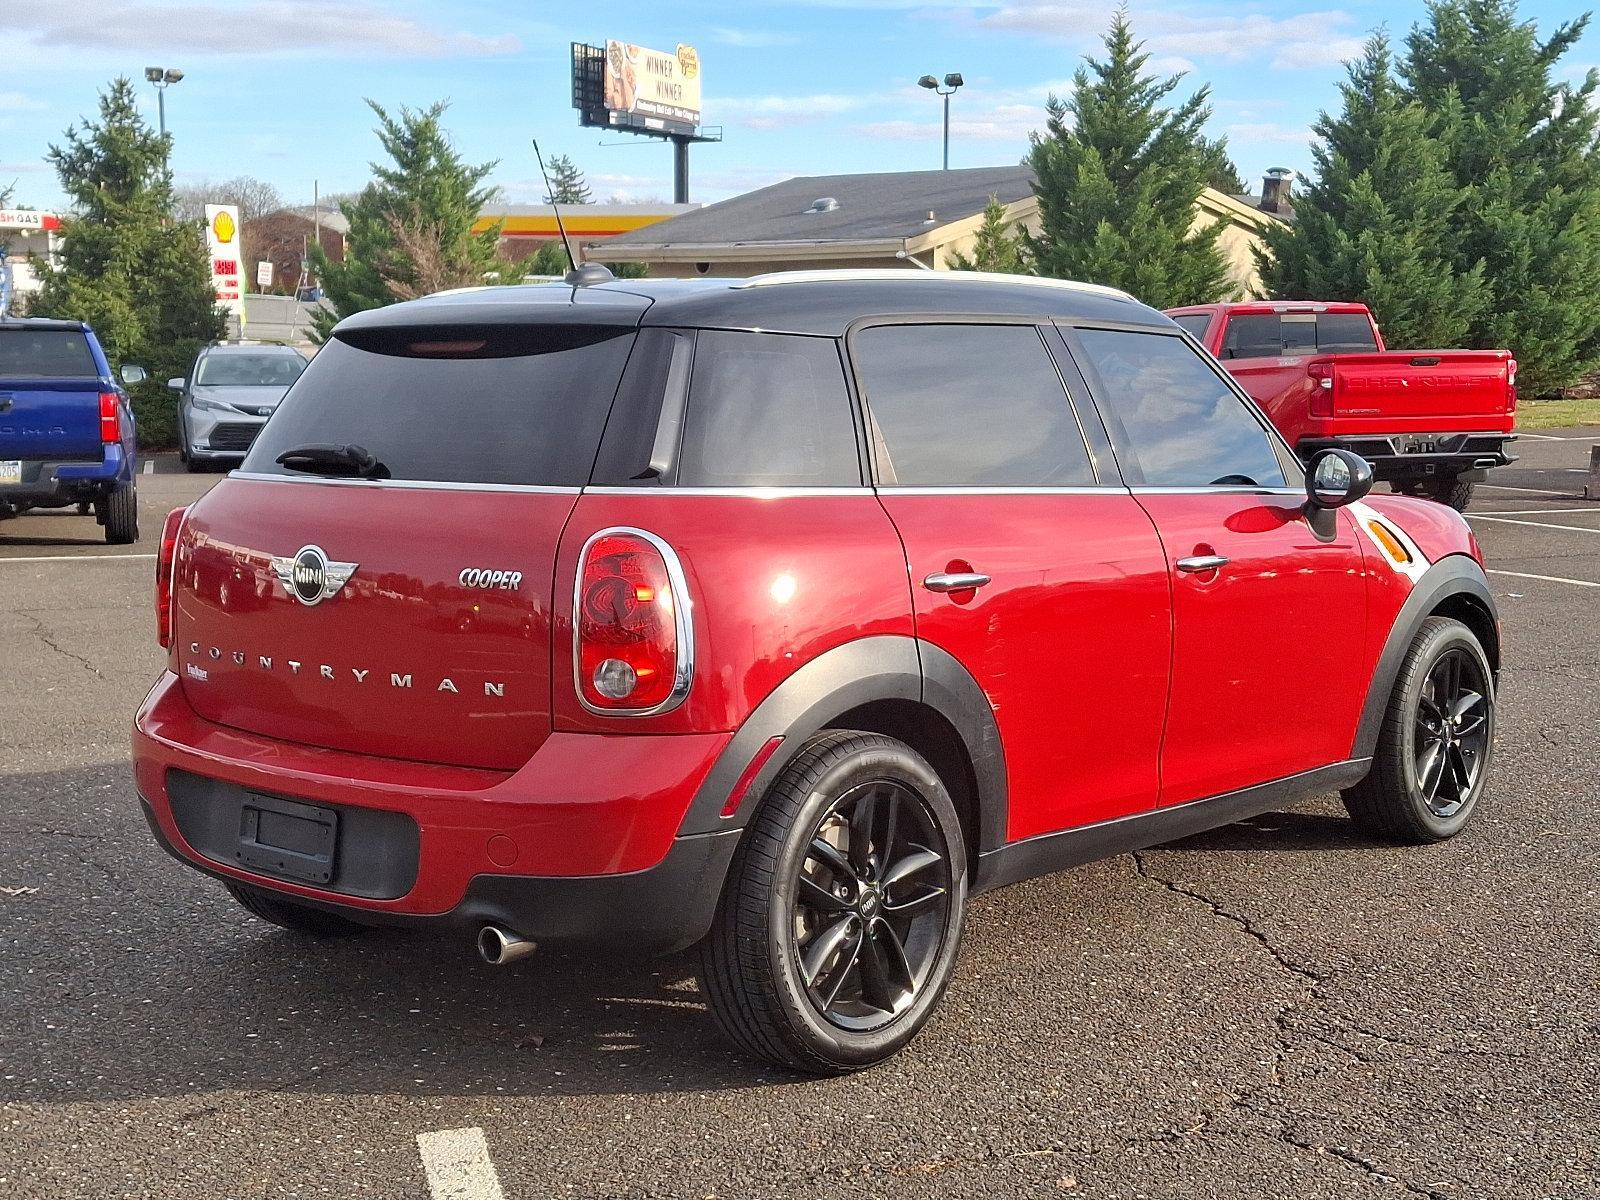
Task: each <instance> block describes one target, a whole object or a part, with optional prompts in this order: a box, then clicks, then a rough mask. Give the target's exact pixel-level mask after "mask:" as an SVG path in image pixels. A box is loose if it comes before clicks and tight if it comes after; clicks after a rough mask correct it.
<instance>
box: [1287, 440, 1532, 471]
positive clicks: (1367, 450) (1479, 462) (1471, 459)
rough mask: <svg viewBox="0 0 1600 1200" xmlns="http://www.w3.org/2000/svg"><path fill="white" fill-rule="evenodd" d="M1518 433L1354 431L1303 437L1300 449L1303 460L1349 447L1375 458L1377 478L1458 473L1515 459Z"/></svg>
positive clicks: (1485, 467) (1494, 465)
mask: <svg viewBox="0 0 1600 1200" xmlns="http://www.w3.org/2000/svg"><path fill="white" fill-rule="evenodd" d="M1516 437H1517V435H1516V434H1514V433H1436V434H1435V433H1404V434H1350V435H1345V436H1341V437H1311V438H1301V439H1300V441H1299V443H1298V444H1297V445H1296V446H1295V452H1296V453H1297V454H1299V456H1300V458H1301V459H1302V460H1303V461H1309V460H1310V458H1311V457H1312V456H1313V455H1315V454H1316V453H1317V452H1318V451H1320V450H1349V451H1352V452H1354V453H1356V454H1359V455H1360V456H1361V457H1362V458H1364V459H1366V460H1367V461H1368V462H1369V463H1371V464H1372V473H1373V476H1374V477H1375V478H1378V479H1425V478H1428V477H1430V476H1431V477H1439V478H1443V477H1459V476H1461V475H1463V474H1466V473H1467V472H1470V471H1485V470H1488V469H1489V468H1490V467H1503V466H1505V465H1506V464H1507V463H1512V462H1515V461H1516V459H1517V456H1516V455H1515V454H1512V453H1510V450H1509V445H1510V443H1511V442H1514V441H1515V440H1516Z"/></svg>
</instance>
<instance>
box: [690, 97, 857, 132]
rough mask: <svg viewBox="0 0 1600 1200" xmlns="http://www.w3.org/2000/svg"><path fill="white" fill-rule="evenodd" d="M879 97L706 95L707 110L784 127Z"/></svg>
mask: <svg viewBox="0 0 1600 1200" xmlns="http://www.w3.org/2000/svg"><path fill="white" fill-rule="evenodd" d="M880 99H882V97H878V96H867V95H860V96H851V95H846V94H844V93H840V92H819V93H815V94H813V95H770V96H718V97H716V98H715V99H714V100H712V99H709V98H708V99H707V100H706V101H705V102H704V107H705V110H706V111H707V112H712V111H715V112H716V113H717V114H718V116H720V117H721V118H722V119H723V120H724V121H726V122H728V123H729V124H733V125H743V126H745V127H746V128H748V129H788V128H791V127H792V126H795V125H803V124H805V123H807V122H809V121H817V120H821V119H823V118H825V117H836V116H839V115H840V114H841V113H847V112H853V111H855V110H856V109H858V108H862V107H865V106H866V105H868V104H872V103H874V102H876V101H878V100H880Z"/></svg>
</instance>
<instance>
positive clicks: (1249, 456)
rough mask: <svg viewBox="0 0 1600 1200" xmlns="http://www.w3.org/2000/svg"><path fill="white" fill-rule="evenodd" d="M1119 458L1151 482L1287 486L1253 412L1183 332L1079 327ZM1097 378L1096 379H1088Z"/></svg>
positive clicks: (1218, 485)
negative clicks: (1170, 333)
mask: <svg viewBox="0 0 1600 1200" xmlns="http://www.w3.org/2000/svg"><path fill="white" fill-rule="evenodd" d="M1078 339H1079V341H1080V342H1081V344H1082V345H1083V348H1084V350H1085V351H1086V353H1087V355H1088V360H1089V361H1088V366H1089V368H1090V370H1091V371H1092V372H1093V374H1094V375H1095V376H1097V377H1098V379H1099V384H1098V386H1097V387H1096V389H1095V394H1096V399H1097V400H1098V401H1099V402H1100V404H1101V405H1102V406H1103V408H1104V409H1105V415H1106V421H1107V424H1109V425H1111V426H1112V427H1113V429H1115V428H1116V427H1117V426H1119V425H1120V426H1121V436H1120V437H1119V438H1118V439H1117V440H1118V441H1119V442H1120V444H1119V446H1118V447H1117V449H1118V456H1119V461H1121V462H1122V465H1123V469H1124V472H1125V473H1126V472H1127V470H1128V467H1129V466H1130V464H1129V463H1128V461H1127V460H1128V458H1129V457H1131V458H1132V459H1133V460H1134V462H1133V464H1131V465H1134V466H1136V467H1137V469H1138V471H1139V473H1140V474H1141V475H1142V476H1143V481H1144V482H1145V483H1146V484H1148V485H1151V486H1154V487H1213V486H1216V487H1226V486H1254V487H1284V486H1286V481H1285V479H1284V474H1283V467H1282V466H1281V465H1280V464H1279V462H1278V457H1277V455H1276V453H1274V451H1273V447H1272V441H1271V439H1270V438H1269V437H1268V436H1267V432H1266V430H1265V429H1263V428H1262V427H1261V423H1260V422H1259V421H1258V420H1257V419H1256V417H1255V414H1254V413H1252V412H1251V411H1250V409H1249V408H1248V407H1246V405H1245V403H1244V402H1243V401H1242V400H1240V399H1239V397H1238V396H1236V395H1234V393H1233V392H1232V390H1231V389H1229V387H1228V386H1227V384H1225V383H1224V382H1223V381H1222V379H1221V378H1219V377H1218V375H1217V373H1216V372H1215V371H1213V370H1212V369H1211V368H1210V367H1209V366H1208V365H1207V364H1206V361H1205V360H1204V359H1202V358H1201V357H1200V356H1199V355H1198V354H1196V353H1195V352H1194V351H1193V350H1192V349H1190V347H1189V345H1188V344H1187V343H1186V342H1184V341H1183V339H1182V338H1177V337H1170V336H1165V335H1162V334H1152V333H1128V332H1123V331H1121V330H1110V329H1080V330H1079V331H1078ZM1091 382H1092V381H1091Z"/></svg>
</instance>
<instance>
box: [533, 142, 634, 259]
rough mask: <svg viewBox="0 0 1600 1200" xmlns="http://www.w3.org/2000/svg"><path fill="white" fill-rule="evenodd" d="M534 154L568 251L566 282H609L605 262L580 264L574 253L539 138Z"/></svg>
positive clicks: (559, 231) (534, 143)
mask: <svg viewBox="0 0 1600 1200" xmlns="http://www.w3.org/2000/svg"><path fill="white" fill-rule="evenodd" d="M533 156H534V157H535V158H536V159H538V160H539V174H540V175H541V176H543V177H544V194H545V195H546V196H548V197H550V211H551V212H553V213H555V215H556V231H557V232H558V233H560V234H561V248H562V249H563V250H565V251H566V252H567V266H568V268H569V270H568V271H567V274H566V282H567V283H569V284H570V285H572V286H573V287H584V286H586V285H588V284H591V283H608V282H610V281H611V280H612V279H613V278H615V277H614V276H613V275H612V274H611V272H610V271H608V270H607V269H606V267H605V265H604V264H603V263H584V264H583V266H581V267H580V266H579V265H578V260H577V259H576V258H574V257H573V254H572V241H571V239H569V238H568V237H567V226H566V224H565V222H563V221H562V220H561V207H560V205H558V204H557V203H556V190H555V188H553V187H551V186H550V172H548V171H546V170H545V169H544V155H543V154H541V153H540V152H539V139H538V138H534V139H533Z"/></svg>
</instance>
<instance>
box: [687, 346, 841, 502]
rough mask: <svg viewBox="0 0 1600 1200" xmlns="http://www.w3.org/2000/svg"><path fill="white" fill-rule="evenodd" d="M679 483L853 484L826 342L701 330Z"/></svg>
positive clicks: (836, 375)
mask: <svg viewBox="0 0 1600 1200" xmlns="http://www.w3.org/2000/svg"><path fill="white" fill-rule="evenodd" d="M677 482H678V484H679V485H680V486H683V487H860V486H861V457H860V453H859V451H858V449H857V445H856V430H855V416H854V414H853V413H852V411H851V408H850V392H849V390H848V388H847V387H846V385H845V376H844V364H843V363H842V362H841V361H840V358H839V346H838V343H837V342H835V341H834V340H833V339H832V338H818V337H796V336H792V335H787V334H774V333H733V332H726V331H722V330H701V331H700V332H699V333H698V334H696V335H695V346H694V368H693V372H692V374H691V376H690V383H689V402H688V408H687V411H686V412H685V414H684V423H683V442H682V445H681V446H680V448H679V452H678V471H677Z"/></svg>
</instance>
